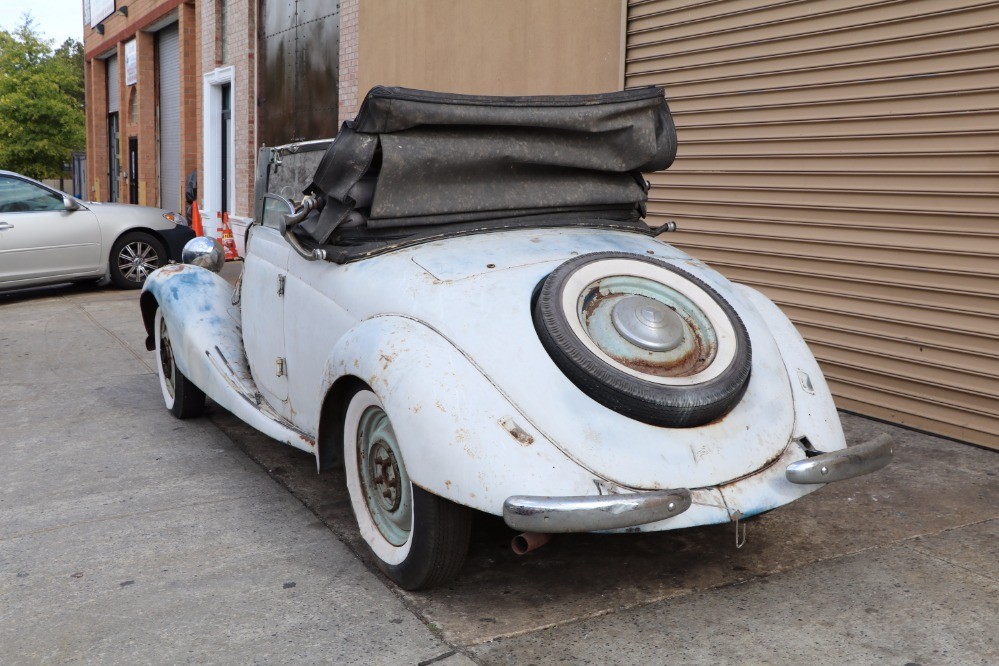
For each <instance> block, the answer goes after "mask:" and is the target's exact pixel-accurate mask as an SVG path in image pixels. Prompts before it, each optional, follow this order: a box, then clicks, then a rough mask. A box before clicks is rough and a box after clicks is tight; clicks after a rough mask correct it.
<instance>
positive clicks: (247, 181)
mask: <svg viewBox="0 0 999 666" xmlns="http://www.w3.org/2000/svg"><path fill="white" fill-rule="evenodd" d="M257 4H258V3H257V0H243V1H242V2H240V3H239V6H238V7H233V6H232V5H230V9H229V11H230V16H231V17H232V21H231V23H230V25H229V48H228V49H227V50H228V52H229V53H228V55H229V58H230V60H231V64H233V65H235V66H236V74H235V82H234V83H235V84H236V88H235V91H234V92H235V93H236V96H237V97H235V98H234V99H233V110H232V111H233V114H232V118H233V133H234V135H235V136H234V142H233V144H234V145H233V151H234V152H235V159H234V164H233V169H234V171H235V173H234V174H233V177H234V178H235V179H236V202H235V206H234V207H233V212H234V213H235V214H236V215H240V216H243V217H252V216H253V184H254V176H255V169H254V166H255V164H256V153H257V146H256V137H257Z"/></svg>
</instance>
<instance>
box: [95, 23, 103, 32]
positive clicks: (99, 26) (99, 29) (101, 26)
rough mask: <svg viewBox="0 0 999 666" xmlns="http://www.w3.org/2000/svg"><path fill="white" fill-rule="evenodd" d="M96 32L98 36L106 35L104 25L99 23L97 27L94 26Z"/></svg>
mask: <svg viewBox="0 0 999 666" xmlns="http://www.w3.org/2000/svg"><path fill="white" fill-rule="evenodd" d="M94 30H96V31H97V34H98V35H103V34H104V24H103V23H98V24H97V25H95V26H94Z"/></svg>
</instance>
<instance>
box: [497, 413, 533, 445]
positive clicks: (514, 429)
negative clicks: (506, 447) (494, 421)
mask: <svg viewBox="0 0 999 666" xmlns="http://www.w3.org/2000/svg"><path fill="white" fill-rule="evenodd" d="M499 423H500V425H501V426H503V429H504V430H506V431H507V432H508V433H510V436H511V437H513V438H514V439H515V440H517V442H518V443H519V444H521V445H522V446H530V445H531V444H533V443H534V438H533V437H532V436H531V435H530V433H528V432H527V431H526V430H524V429H523V428H521V427H520V426H519V425H517V423H516V422H515V421H514V420H513V418H512V417H510V416H505V417H503V418H502V419H500V422H499Z"/></svg>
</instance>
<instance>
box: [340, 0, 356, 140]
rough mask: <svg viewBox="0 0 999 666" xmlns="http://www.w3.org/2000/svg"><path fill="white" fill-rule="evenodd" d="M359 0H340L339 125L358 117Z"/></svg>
mask: <svg viewBox="0 0 999 666" xmlns="http://www.w3.org/2000/svg"><path fill="white" fill-rule="evenodd" d="M357 6H358V0H340V82H339V83H340V85H339V91H338V92H339V96H340V108H339V114H338V115H339V124H342V123H343V122H344V121H345V120H351V119H353V117H354V116H355V115H357V107H358V105H359V104H360V100H358V99H357V65H358V54H357V44H358V33H359V26H358V22H357V15H358V12H357Z"/></svg>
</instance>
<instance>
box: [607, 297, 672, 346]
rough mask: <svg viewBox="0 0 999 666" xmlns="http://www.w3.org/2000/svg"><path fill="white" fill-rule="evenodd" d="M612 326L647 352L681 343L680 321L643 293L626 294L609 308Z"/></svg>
mask: <svg viewBox="0 0 999 666" xmlns="http://www.w3.org/2000/svg"><path fill="white" fill-rule="evenodd" d="M611 321H612V322H613V323H614V328H615V329H617V332H618V333H620V334H621V336H622V337H624V339H625V340H627V341H628V342H630V343H632V344H634V345H636V346H638V347H641V348H642V349H648V350H649V351H669V350H671V349H676V348H677V347H678V346H679V345H680V343H681V342H683V338H684V335H683V320H682V319H681V318H680V315H678V314H677V313H676V312H674V311H673V310H671V309H669V308H668V307H666V306H665V305H663V304H662V303H660V302H659V301H657V300H655V299H652V298H649V297H647V296H628V297H626V298H623V299H621V300H620V301H618V302H617V303H616V304H615V305H614V308H613V310H612V311H611Z"/></svg>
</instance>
